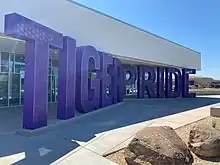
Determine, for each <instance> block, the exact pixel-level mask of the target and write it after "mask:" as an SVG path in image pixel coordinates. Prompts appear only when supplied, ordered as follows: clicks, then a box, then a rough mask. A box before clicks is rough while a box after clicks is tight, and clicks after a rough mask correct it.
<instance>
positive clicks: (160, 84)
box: [157, 67, 165, 98]
mask: <svg viewBox="0 0 220 165" xmlns="http://www.w3.org/2000/svg"><path fill="white" fill-rule="evenodd" d="M164 70H165V69H164V68H162V67H157V97H158V98H164V97H165V91H164Z"/></svg>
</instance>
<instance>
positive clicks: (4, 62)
mask: <svg viewBox="0 0 220 165" xmlns="http://www.w3.org/2000/svg"><path fill="white" fill-rule="evenodd" d="M8 60H9V53H6V52H1V72H8V68H9V65H8V63H9V62H8Z"/></svg>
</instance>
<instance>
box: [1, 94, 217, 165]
mask: <svg viewBox="0 0 220 165" xmlns="http://www.w3.org/2000/svg"><path fill="white" fill-rule="evenodd" d="M218 102H220V100H219V99H218V98H214V99H213V98H196V99H158V100H132V99H131V100H125V102H124V104H121V105H118V106H116V107H109V108H107V109H103V110H100V111H96V112H94V113H90V114H89V115H85V116H82V117H80V118H76V119H73V120H72V121H71V122H68V123H66V124H62V125H57V126H56V127H54V129H52V130H50V131H48V132H46V133H44V134H40V135H38V136H33V137H26V136H20V135H17V134H10V135H1V136H0V145H1V148H0V164H4V165H7V164H13V163H15V164H22V165H23V164H27V165H29V164H32V165H35V164H36V165H38V164H41V165H44V164H45V165H46V164H73V165H115V163H113V162H111V161H109V160H107V159H105V158H104V157H102V155H105V154H108V153H109V152H112V151H115V150H118V149H120V148H124V147H125V146H126V145H127V144H128V143H129V141H130V140H131V138H132V137H133V136H134V135H135V133H136V132H137V131H139V130H140V129H142V128H144V127H146V126H157V125H169V126H171V127H173V128H177V127H181V126H183V125H186V124H188V123H191V122H194V121H197V120H200V119H202V118H205V117H207V116H209V108H210V106H213V105H215V104H217V103H218Z"/></svg>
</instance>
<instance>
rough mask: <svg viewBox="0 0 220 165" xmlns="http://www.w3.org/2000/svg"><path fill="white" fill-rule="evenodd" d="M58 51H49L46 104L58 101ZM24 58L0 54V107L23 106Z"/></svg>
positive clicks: (20, 55)
mask: <svg viewBox="0 0 220 165" xmlns="http://www.w3.org/2000/svg"><path fill="white" fill-rule="evenodd" d="M58 54H59V51H58V50H54V49H51V55H50V61H49V76H48V102H57V99H58ZM24 67H25V57H24V55H23V54H14V53H7V52H0V107H5V106H18V105H23V104H24V77H25V71H24Z"/></svg>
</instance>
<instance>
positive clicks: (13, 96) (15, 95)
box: [9, 73, 20, 106]
mask: <svg viewBox="0 0 220 165" xmlns="http://www.w3.org/2000/svg"><path fill="white" fill-rule="evenodd" d="M9 86H10V88H9V106H12V105H19V104H20V74H14V73H10V85H9Z"/></svg>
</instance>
